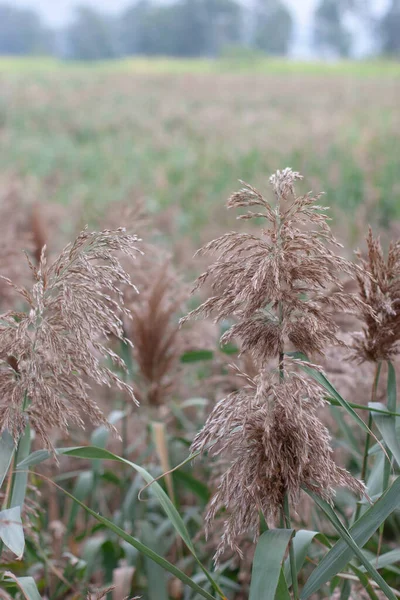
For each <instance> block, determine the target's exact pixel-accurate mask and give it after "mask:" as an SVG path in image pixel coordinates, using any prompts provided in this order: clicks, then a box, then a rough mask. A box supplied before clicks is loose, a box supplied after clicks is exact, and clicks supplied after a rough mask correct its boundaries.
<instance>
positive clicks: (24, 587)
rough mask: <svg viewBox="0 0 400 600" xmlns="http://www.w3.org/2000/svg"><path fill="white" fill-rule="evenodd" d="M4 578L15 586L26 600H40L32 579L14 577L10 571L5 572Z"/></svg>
mask: <svg viewBox="0 0 400 600" xmlns="http://www.w3.org/2000/svg"><path fill="white" fill-rule="evenodd" d="M4 577H6V578H8V579H9V580H11V581H14V582H15V583H16V584H17V586H18V587H19V589H20V590H21V592H22V594H23V596H24V598H26V600H42V599H41V596H40V594H39V592H38V589H37V587H36V583H35V580H34V579H33V577H16V576H15V575H14V573H11V572H10V571H6V572H5V573H4Z"/></svg>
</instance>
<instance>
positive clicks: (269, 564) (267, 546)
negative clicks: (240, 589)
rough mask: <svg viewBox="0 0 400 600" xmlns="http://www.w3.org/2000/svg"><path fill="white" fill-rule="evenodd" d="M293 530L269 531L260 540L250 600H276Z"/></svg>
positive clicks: (254, 565)
mask: <svg viewBox="0 0 400 600" xmlns="http://www.w3.org/2000/svg"><path fill="white" fill-rule="evenodd" d="M293 534H294V530H293V529H269V530H268V531H266V532H265V533H263V534H262V536H261V537H260V539H259V540H258V543H257V547H256V552H255V555H254V560H253V569H252V574H251V585H250V595H249V600H274V598H275V592H276V590H277V587H278V582H279V577H280V573H281V565H282V560H283V557H284V556H285V553H286V548H287V547H288V544H289V541H290V539H291V537H292V536H293Z"/></svg>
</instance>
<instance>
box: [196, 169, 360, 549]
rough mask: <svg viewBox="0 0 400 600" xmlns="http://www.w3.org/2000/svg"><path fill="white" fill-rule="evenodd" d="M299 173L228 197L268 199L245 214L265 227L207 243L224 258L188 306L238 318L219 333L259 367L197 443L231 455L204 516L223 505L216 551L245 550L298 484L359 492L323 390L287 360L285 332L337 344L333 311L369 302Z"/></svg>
mask: <svg viewBox="0 0 400 600" xmlns="http://www.w3.org/2000/svg"><path fill="white" fill-rule="evenodd" d="M299 179H301V176H300V175H299V174H298V173H295V172H293V171H291V169H285V170H284V171H282V172H280V171H278V172H277V173H275V175H273V176H272V177H271V179H270V183H271V185H272V186H273V189H274V192H275V197H276V200H277V202H276V204H275V205H274V206H272V205H271V204H270V203H269V202H268V201H267V200H265V199H264V197H263V196H262V194H261V193H260V192H258V191H257V190H255V189H254V188H252V187H251V186H248V185H245V187H243V188H242V189H241V190H240V191H239V192H237V193H236V194H233V196H231V198H230V199H229V201H228V208H232V207H251V206H259V207H261V208H260V212H252V211H248V212H247V213H246V214H245V215H241V216H240V217H239V218H245V219H252V218H254V217H257V218H264V219H265V222H266V227H265V228H264V229H263V230H262V231H261V234H258V235H256V234H247V233H244V234H243V233H242V234H239V233H236V232H233V233H228V234H226V235H224V236H222V237H220V238H218V239H216V240H214V241H212V242H210V243H209V244H207V245H206V246H205V248H203V252H210V253H216V254H218V259H217V260H216V262H214V263H213V264H212V265H211V266H210V267H209V268H208V269H207V271H206V272H205V273H204V274H203V275H201V276H200V277H199V279H198V281H197V287H198V286H200V285H202V284H204V283H205V282H206V281H208V280H210V281H211V287H212V289H213V293H214V295H213V296H212V297H211V298H209V299H208V300H206V301H205V302H204V303H203V304H202V305H201V306H199V308H197V309H196V310H194V311H192V312H191V313H190V314H189V315H188V317H186V318H190V317H197V316H200V315H201V316H205V317H207V316H209V315H211V314H213V315H214V316H215V319H216V320H217V321H218V320H220V319H225V318H232V317H233V318H234V319H235V320H236V323H235V324H234V325H233V326H232V327H231V328H230V329H229V330H228V331H227V332H226V333H225V334H224V335H223V336H222V338H221V342H222V343H226V342H228V341H230V340H231V339H232V338H236V339H239V340H240V343H241V350H242V352H248V353H251V355H252V356H253V358H254V359H255V360H256V362H257V363H258V365H259V368H260V374H259V375H258V376H256V377H255V378H254V379H253V380H251V379H248V385H246V387H244V388H242V389H239V390H238V391H236V392H234V393H233V394H230V395H229V396H228V397H227V398H225V399H224V400H222V401H220V402H219V403H218V404H217V405H216V406H215V408H214V410H213V411H212V412H211V414H210V416H209V418H208V419H207V422H206V424H205V426H204V427H203V429H202V431H200V433H199V434H198V435H197V437H196V438H195V440H194V442H193V444H192V452H196V451H201V452H204V451H205V450H208V451H209V452H210V454H211V455H212V456H218V457H219V459H220V460H221V459H225V460H227V461H228V467H227V469H226V471H225V472H224V473H223V475H222V477H221V480H220V484H219V487H218V490H217V492H216V494H215V495H214V497H213V498H212V500H211V502H210V505H209V509H208V513H207V517H206V522H207V527H209V526H210V523H211V521H212V520H213V519H214V518H215V517H216V515H217V513H218V512H219V510H220V509H222V508H226V509H227V511H228V517H227V519H226V521H225V529H224V534H223V536H222V541H221V544H220V546H219V548H218V550H217V554H216V560H218V558H219V557H220V555H221V554H222V553H223V551H224V550H225V548H226V547H230V548H231V549H234V550H237V551H238V552H240V549H239V547H238V543H237V542H238V538H239V537H240V536H241V535H242V534H244V533H245V532H247V531H249V530H250V531H252V532H253V534H254V536H256V535H257V532H258V525H259V513H260V511H261V512H262V514H263V515H264V517H265V518H266V520H267V521H268V522H273V521H275V520H276V518H277V516H278V514H279V511H280V510H281V509H282V505H283V501H284V498H285V496H286V495H288V497H289V499H290V501H291V502H292V503H296V502H297V501H298V499H299V494H300V490H301V487H302V486H307V487H308V488H310V489H312V490H313V491H315V493H316V494H318V495H319V496H321V497H322V498H324V499H326V500H328V501H329V500H331V499H332V496H333V494H334V488H335V487H336V486H338V485H346V486H348V487H349V488H350V489H352V490H353V491H355V492H357V493H360V494H361V493H363V492H364V486H363V484H362V483H361V482H359V481H357V480H355V479H354V478H353V477H352V476H351V475H350V473H348V472H347V471H346V470H344V469H341V468H339V467H338V466H337V465H336V463H335V461H334V460H333V457H332V449H331V447H330V437H329V433H328V431H327V429H326V428H325V427H324V426H323V425H322V423H321V422H320V421H319V419H318V418H317V416H316V409H317V407H318V406H320V405H321V404H322V402H323V399H322V391H321V390H320V388H319V387H318V386H317V385H316V384H315V383H313V382H310V381H308V380H307V379H306V378H304V377H300V376H299V375H298V374H297V373H295V372H290V371H288V370H287V369H288V366H290V361H288V359H287V358H286V359H285V360H284V359H283V356H284V354H283V353H284V349H285V343H286V342H287V341H289V342H290V343H291V344H292V345H293V346H294V347H295V348H296V349H297V350H300V351H302V352H304V353H307V354H310V353H314V352H318V353H323V350H324V349H325V347H326V346H328V345H331V344H335V343H336V344H339V343H340V341H339V339H338V338H337V333H338V327H337V325H336V324H335V321H334V318H333V314H334V312H335V311H337V310H340V311H346V310H348V311H350V310H356V309H358V308H359V307H360V305H362V301H361V300H359V299H358V298H357V297H356V296H352V295H350V294H346V293H344V291H343V289H342V286H341V283H340V279H339V273H340V272H343V271H344V272H346V273H348V274H353V272H354V267H353V265H351V263H349V262H348V261H346V260H344V259H343V258H341V257H339V256H337V255H336V254H335V253H334V252H333V250H332V249H330V247H329V246H335V245H338V244H337V242H336V240H335V239H334V238H333V236H332V233H331V231H330V228H329V226H328V224H327V216H326V214H325V210H326V209H325V208H323V207H321V206H319V205H318V204H316V202H317V200H318V198H319V196H317V197H313V196H312V195H311V193H310V194H306V195H305V196H299V197H297V196H296V195H295V191H294V183H295V181H296V180H299ZM333 286H335V287H336V290H335V292H332V293H331V294H329V295H327V294H326V291H327V288H328V287H333ZM271 357H279V361H278V362H279V375H278V374H277V373H276V372H275V373H272V374H271V375H270V376H268V377H267V376H266V375H265V371H266V365H267V362H268V359H270V358H271ZM293 362H294V363H295V364H296V365H297V366H298V364H299V363H301V361H292V363H293Z"/></svg>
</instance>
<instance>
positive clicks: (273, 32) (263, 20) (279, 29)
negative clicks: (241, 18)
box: [253, 0, 293, 54]
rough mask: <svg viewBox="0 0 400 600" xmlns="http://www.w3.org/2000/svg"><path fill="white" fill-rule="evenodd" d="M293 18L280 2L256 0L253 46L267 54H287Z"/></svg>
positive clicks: (278, 0) (279, 0)
mask: <svg viewBox="0 0 400 600" xmlns="http://www.w3.org/2000/svg"><path fill="white" fill-rule="evenodd" d="M292 32H293V18H292V14H291V12H290V11H289V9H288V8H287V6H286V5H285V4H284V3H283V2H281V0H257V1H256V3H255V6H254V35H253V45H254V46H255V47H256V48H258V49H260V50H263V51H264V52H267V53H268V54H287V52H288V49H289V44H290V41H291V36H292Z"/></svg>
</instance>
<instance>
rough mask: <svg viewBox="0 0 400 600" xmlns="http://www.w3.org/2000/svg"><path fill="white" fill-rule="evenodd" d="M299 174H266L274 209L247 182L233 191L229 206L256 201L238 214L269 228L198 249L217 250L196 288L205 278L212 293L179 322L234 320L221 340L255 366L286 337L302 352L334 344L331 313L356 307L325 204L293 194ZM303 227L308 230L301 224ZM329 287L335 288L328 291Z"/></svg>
mask: <svg viewBox="0 0 400 600" xmlns="http://www.w3.org/2000/svg"><path fill="white" fill-rule="evenodd" d="M297 179H301V176H300V175H299V174H298V173H294V172H293V171H291V170H290V169H285V170H284V171H283V172H282V173H280V172H279V171H278V172H277V173H276V174H275V175H273V176H272V177H271V184H272V186H273V188H274V192H275V196H276V198H277V199H278V203H277V206H276V207H275V208H273V207H272V206H271V205H270V203H269V202H268V201H267V200H265V199H264V197H263V196H262V195H261V194H260V192H258V191H257V190H255V189H254V188H252V187H251V186H249V185H245V187H244V188H243V189H241V190H240V191H239V192H237V193H236V194H233V195H232V196H231V198H230V199H229V201H228V204H227V206H228V208H237V207H250V206H255V205H256V206H259V207H260V210H261V211H263V212H252V211H248V212H247V213H246V214H244V215H240V216H239V217H238V218H239V219H252V218H256V217H260V218H263V219H265V220H266V221H267V227H266V228H265V229H263V230H262V232H261V235H255V234H253V233H251V234H248V233H236V232H231V233H227V234H225V235H223V236H221V237H220V238H217V239H216V240H213V241H212V242H210V243H209V244H207V245H206V246H205V247H204V248H202V249H201V250H200V251H199V252H200V253H218V254H219V258H218V260H217V261H216V262H215V263H213V264H212V265H211V266H210V267H209V268H208V269H207V271H206V272H205V273H203V274H202V275H201V276H200V277H199V278H198V280H197V284H196V287H195V289H197V288H198V287H199V286H201V285H202V284H204V283H205V282H206V281H208V280H209V279H211V280H212V281H211V286H212V288H213V290H214V295H213V296H212V297H211V298H209V299H208V300H206V301H205V302H204V303H203V304H201V305H200V306H199V307H198V308H197V309H195V310H193V311H192V312H191V313H189V315H188V316H187V317H185V319H184V320H186V319H189V318H193V317H198V316H200V315H202V316H205V317H208V316H209V315H212V314H213V315H215V320H221V319H225V318H227V317H231V316H234V317H236V319H237V323H235V325H233V326H232V327H231V328H230V329H229V330H228V331H227V332H226V333H225V334H224V335H223V336H222V338H221V343H227V342H229V341H230V340H231V339H232V338H233V337H235V338H238V339H239V340H240V341H241V350H242V352H250V353H251V354H252V355H253V357H254V359H255V360H256V361H258V362H261V363H263V362H264V361H265V360H266V359H268V358H270V357H273V356H276V355H277V354H279V353H280V352H282V349H283V347H284V345H285V342H287V341H289V342H291V344H292V345H293V346H294V347H295V348H296V349H297V350H299V351H301V352H304V353H306V354H308V353H313V352H317V353H321V354H322V353H323V350H324V347H326V346H328V345H332V344H340V343H341V341H340V340H339V338H338V337H337V334H338V332H339V328H338V326H337V325H336V323H335V321H334V319H333V313H334V312H335V311H338V310H340V311H346V310H347V311H354V310H356V309H357V308H359V307H360V305H361V302H360V301H359V300H358V299H357V296H356V295H355V294H354V295H352V294H345V293H344V292H343V290H342V285H341V282H340V276H339V274H340V273H343V272H345V273H348V274H353V273H354V266H353V265H352V264H351V263H350V262H349V261H347V260H345V259H344V258H341V257H339V256H337V255H336V254H334V252H333V251H332V250H331V249H330V248H328V247H327V244H331V245H334V246H340V244H338V242H337V241H336V240H335V238H334V237H333V235H332V233H331V231H330V228H329V226H328V224H327V220H328V217H327V216H326V215H325V214H324V212H325V211H326V210H327V209H326V208H325V207H322V206H319V205H317V204H316V202H317V201H318V200H319V198H320V196H321V194H319V195H317V196H316V197H313V196H312V194H311V193H309V194H306V195H305V196H300V197H294V187H293V186H294V183H295V181H296V180H297ZM290 197H292V198H293V201H292V202H290ZM285 204H287V206H286V207H285ZM303 225H311V227H314V229H312V228H310V229H308V230H305V229H304V228H302V229H300V227H302V226H303ZM328 286H335V287H336V288H337V291H335V292H334V293H332V294H330V295H327V294H326V293H325V291H326V289H327V287H328Z"/></svg>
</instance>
